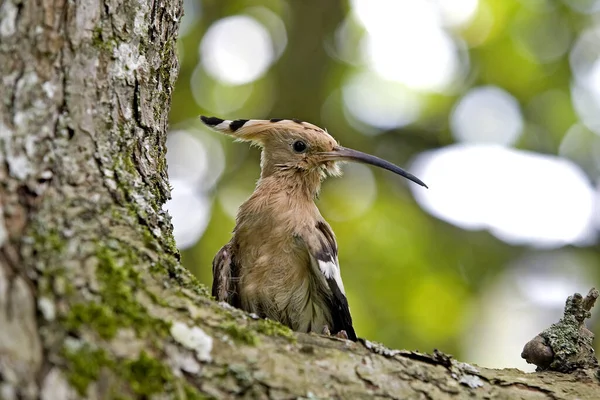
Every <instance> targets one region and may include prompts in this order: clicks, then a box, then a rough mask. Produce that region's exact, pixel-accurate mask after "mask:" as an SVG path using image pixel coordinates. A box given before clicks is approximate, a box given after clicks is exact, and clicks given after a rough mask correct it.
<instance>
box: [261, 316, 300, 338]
mask: <svg viewBox="0 0 600 400" xmlns="http://www.w3.org/2000/svg"><path fill="white" fill-rule="evenodd" d="M256 331H257V332H258V333H262V334H263V335H268V336H281V337H284V338H286V339H288V340H289V341H291V342H295V341H296V336H295V335H294V332H293V331H292V330H291V329H290V328H288V327H287V326H285V325H282V324H280V323H279V322H276V321H273V320H270V319H261V320H258V321H257V323H256Z"/></svg>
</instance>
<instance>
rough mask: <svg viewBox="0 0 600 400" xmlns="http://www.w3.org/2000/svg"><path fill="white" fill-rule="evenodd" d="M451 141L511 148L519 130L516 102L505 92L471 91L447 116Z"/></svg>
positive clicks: (491, 89)
mask: <svg viewBox="0 0 600 400" xmlns="http://www.w3.org/2000/svg"><path fill="white" fill-rule="evenodd" d="M450 126H451V128H452V133H453V135H454V137H455V138H456V139H457V140H459V141H462V142H470V143H497V144H503V145H511V144H513V143H514V142H515V141H516V140H517V139H518V137H519V135H520V134H521V131H522V130H523V116H522V115H521V110H520V108H519V104H518V102H517V100H516V99H515V98H514V97H512V96H511V95H510V94H509V93H507V92H506V91H504V90H502V89H500V88H497V87H494V86H483V87H478V88H474V89H471V90H470V91H469V92H468V93H467V94H466V95H465V96H464V97H463V98H462V99H461V100H460V101H459V103H458V105H457V106H456V107H455V109H454V111H453V112H452V114H451V116H450Z"/></svg>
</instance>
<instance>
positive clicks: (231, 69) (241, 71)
mask: <svg viewBox="0 0 600 400" xmlns="http://www.w3.org/2000/svg"><path fill="white" fill-rule="evenodd" d="M200 56H201V61H202V64H203V66H204V68H205V69H206V71H207V72H208V74H209V75H211V76H212V77H213V78H215V79H217V80H219V81H222V82H224V83H228V84H232V85H241V84H245V83H249V82H252V81H254V80H256V79H258V78H260V77H261V76H262V75H263V74H264V73H265V72H266V71H267V70H268V68H269V67H270V66H271V64H272V62H273V61H274V56H275V54H274V49H273V42H272V40H271V36H270V35H269V32H268V31H267V29H266V28H265V27H264V26H263V25H262V24H260V23H259V22H258V21H256V20H255V19H254V18H252V17H249V16H245V15H236V16H232V17H226V18H223V19H220V20H218V21H217V22H215V23H214V24H213V25H211V27H210V28H208V31H207V32H206V34H205V35H204V37H203V38H202V42H201V43H200Z"/></svg>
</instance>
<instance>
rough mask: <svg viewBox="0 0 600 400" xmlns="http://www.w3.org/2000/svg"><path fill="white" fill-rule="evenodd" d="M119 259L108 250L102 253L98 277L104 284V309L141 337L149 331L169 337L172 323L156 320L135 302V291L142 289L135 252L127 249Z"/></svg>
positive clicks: (102, 292) (102, 284)
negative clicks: (108, 310)
mask: <svg viewBox="0 0 600 400" xmlns="http://www.w3.org/2000/svg"><path fill="white" fill-rule="evenodd" d="M123 251H125V253H124V254H121V256H120V257H119V256H118V255H117V253H116V252H114V251H111V250H109V249H106V248H102V249H100V251H99V252H98V255H97V257H98V266H97V268H96V277H97V279H98V282H99V283H100V284H101V287H102V289H101V296H102V302H103V306H105V307H108V308H109V309H110V310H112V312H113V313H114V316H115V319H116V324H117V325H118V326H128V327H131V328H133V329H135V330H136V332H138V334H144V333H146V332H149V333H152V334H156V333H158V334H159V335H162V336H167V335H168V332H169V328H170V324H169V323H168V322H166V321H164V320H161V319H156V318H152V317H150V316H149V315H148V312H147V311H146V309H145V308H144V307H143V306H142V305H141V304H140V303H139V302H138V301H137V300H136V299H135V291H136V290H140V289H141V287H142V283H141V279H140V277H139V274H138V272H137V271H136V267H137V265H138V263H139V260H138V259H137V257H136V256H135V255H134V254H133V252H132V251H131V250H123Z"/></svg>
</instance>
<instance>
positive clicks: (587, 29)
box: [167, 0, 600, 371]
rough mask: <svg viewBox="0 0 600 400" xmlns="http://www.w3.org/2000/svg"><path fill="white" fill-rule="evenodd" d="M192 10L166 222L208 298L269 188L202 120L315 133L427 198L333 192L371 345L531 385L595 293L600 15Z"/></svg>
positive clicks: (306, 1)
mask: <svg viewBox="0 0 600 400" xmlns="http://www.w3.org/2000/svg"><path fill="white" fill-rule="evenodd" d="M184 8H185V16H184V18H183V20H182V21H181V30H180V39H179V43H178V46H179V48H178V52H179V59H180V64H181V72H180V75H179V80H178V83H177V87H176V90H175V94H174V98H173V105H172V109H171V132H170V135H169V138H168V163H169V175H170V179H171V184H172V187H173V199H172V200H171V201H170V202H169V203H168V204H167V208H168V210H169V212H170V213H171V215H172V217H173V223H174V227H175V236H176V240H177V243H178V246H179V248H180V249H181V250H182V254H183V263H184V265H185V266H186V267H187V268H189V269H190V270H192V271H193V272H194V273H195V274H196V275H197V276H198V277H199V279H200V280H201V281H202V282H203V283H205V284H207V285H210V283H211V279H212V277H211V276H212V273H211V261H212V258H213V256H214V255H215V253H216V252H217V251H218V250H219V249H220V247H221V246H222V245H224V244H225V243H226V242H227V241H229V239H230V237H231V231H232V229H233V227H234V218H235V215H236V210H237V208H238V207H239V205H240V204H241V203H242V202H243V201H244V200H245V199H246V198H247V197H248V196H249V195H250V193H251V192H252V191H253V189H254V185H255V183H256V180H257V178H258V177H259V155H260V153H259V150H258V149H256V148H252V149H250V148H249V147H248V145H247V144H241V143H233V142H232V141H231V140H230V138H226V137H221V136H219V135H218V134H217V133H213V132H210V131H208V130H206V129H205V128H203V127H202V124H201V123H199V120H198V116H199V115H201V114H205V115H215V116H218V117H221V118H225V119H237V118H247V119H252V118H255V119H268V118H298V119H302V120H306V121H309V122H312V123H314V124H317V125H319V126H321V127H323V128H326V129H327V130H328V131H329V133H331V134H332V135H333V136H334V137H335V138H336V139H338V140H339V141H340V143H341V144H342V145H344V146H348V147H352V148H356V149H359V150H361V151H365V152H369V153H371V154H375V155H378V156H380V157H383V158H386V159H388V160H390V161H392V162H394V163H396V164H398V165H400V166H403V167H405V168H406V169H408V170H409V171H411V172H412V173H414V174H415V175H417V176H418V177H419V178H421V179H422V180H423V181H425V182H426V183H427V184H428V185H429V187H430V189H429V190H426V189H424V188H421V187H419V186H417V185H414V184H412V183H409V182H408V181H407V180H405V179H402V178H399V177H398V176H395V175H393V174H391V173H389V172H386V171H383V170H379V169H376V168H372V167H368V166H364V165H356V164H347V165H345V166H344V171H345V174H344V176H343V177H342V178H338V179H329V180H328V181H326V183H325V184H324V186H323V189H322V192H321V196H320V199H319V200H318V202H317V203H318V206H319V207H320V209H321V212H322V214H323V216H324V217H325V218H326V219H327V220H328V221H329V223H330V224H331V225H332V227H333V230H334V231H335V233H336V235H337V239H338V243H339V247H340V264H341V267H342V275H343V279H344V284H345V287H346V291H347V295H348V298H349V302H350V306H351V309H352V315H353V318H354V320H355V327H356V330H357V332H358V335H359V336H361V337H366V338H368V339H370V340H375V341H379V342H382V343H384V344H386V345H388V346H390V347H395V348H404V349H411V350H413V349H418V350H421V351H426V352H431V351H432V350H433V349H434V348H438V349H440V350H442V351H445V352H449V353H451V354H454V355H455V356H457V357H458V358H460V359H461V360H463V361H468V362H473V363H477V364H480V365H483V366H489V367H516V368H520V369H523V370H527V371H531V370H533V368H532V367H531V366H529V365H527V364H526V363H525V361H523V360H522V359H521V358H520V353H521V350H522V348H523V345H524V344H525V343H526V342H527V341H528V340H529V339H531V338H532V337H533V336H535V335H536V334H537V333H539V332H540V331H541V330H543V329H544V328H546V327H548V326H549V325H550V324H551V323H553V322H556V321H557V320H558V319H559V318H560V316H561V315H562V311H563V306H564V303H565V299H566V298H567V296H568V295H571V294H573V293H574V292H581V293H583V294H586V293H587V291H588V290H589V289H590V288H591V287H592V286H595V285H597V284H598V283H599V278H600V240H599V235H598V234H599V231H600V179H599V178H600V0H562V1H559V0H554V1H551V0H503V1H497V0H437V1H435V0H431V1H426V0H420V1H414V0H350V1H342V0H327V1H323V0H301V1H300V0H296V1H282V0H263V1H261V0H239V1H223V0H205V1H201V0H184ZM598 313H599V312H598V311H596V314H598ZM597 325H598V324H596V327H598V326H597ZM596 331H597V332H598V330H597V329H596Z"/></svg>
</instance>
